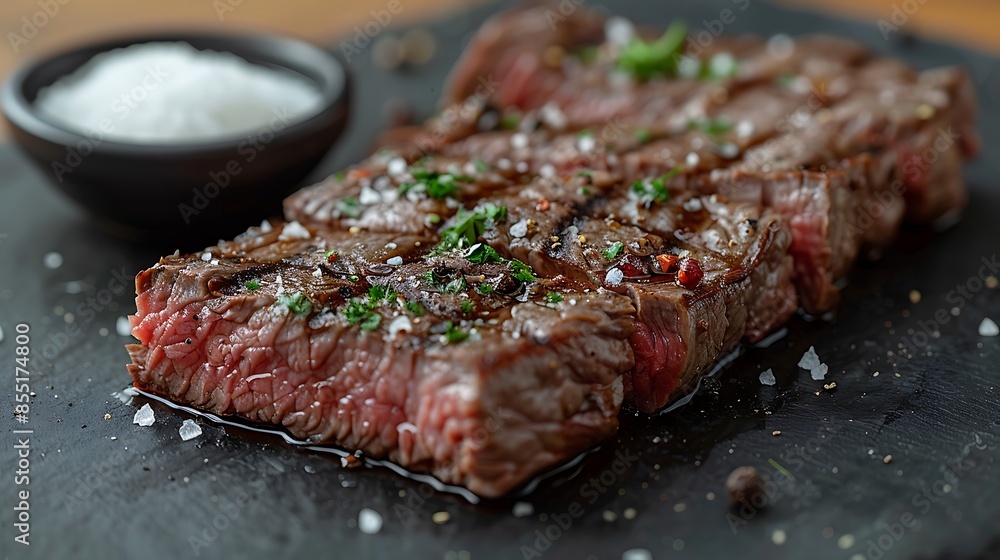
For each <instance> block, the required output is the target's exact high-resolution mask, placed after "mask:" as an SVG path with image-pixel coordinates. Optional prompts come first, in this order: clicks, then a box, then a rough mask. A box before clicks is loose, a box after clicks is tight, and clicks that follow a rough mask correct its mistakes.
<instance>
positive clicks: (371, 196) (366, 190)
mask: <svg viewBox="0 0 1000 560" xmlns="http://www.w3.org/2000/svg"><path fill="white" fill-rule="evenodd" d="M381 201H382V195H381V194H379V192H378V191H377V190H375V189H373V188H371V187H363V188H362V189H361V194H359V195H358V202H360V203H361V204H364V205H365V206H371V205H372V204H378V203H379V202H381Z"/></svg>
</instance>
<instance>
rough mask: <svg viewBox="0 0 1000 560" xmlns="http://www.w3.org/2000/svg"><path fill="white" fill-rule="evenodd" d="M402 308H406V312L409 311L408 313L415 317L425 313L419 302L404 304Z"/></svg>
mask: <svg viewBox="0 0 1000 560" xmlns="http://www.w3.org/2000/svg"><path fill="white" fill-rule="evenodd" d="M404 307H406V310H407V311H409V312H410V313H412V314H413V315H415V316H417V317H420V316H421V315H423V314H424V313H426V312H427V311H426V310H425V309H424V306H423V305H421V304H420V302H419V301H408V302H406V304H404Z"/></svg>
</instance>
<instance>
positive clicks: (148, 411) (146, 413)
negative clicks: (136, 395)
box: [132, 404, 156, 427]
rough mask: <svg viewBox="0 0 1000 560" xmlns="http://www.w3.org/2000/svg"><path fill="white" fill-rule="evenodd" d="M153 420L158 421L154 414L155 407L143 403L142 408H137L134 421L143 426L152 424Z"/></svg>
mask: <svg viewBox="0 0 1000 560" xmlns="http://www.w3.org/2000/svg"><path fill="white" fill-rule="evenodd" d="M153 422H156V416H155V415H154V414H153V408H152V407H150V406H149V405H148V404H144V405H142V408H140V409H139V410H137V411H136V413H135V416H133V417H132V423H133V424H138V425H140V426H142V427H146V426H152V425H153Z"/></svg>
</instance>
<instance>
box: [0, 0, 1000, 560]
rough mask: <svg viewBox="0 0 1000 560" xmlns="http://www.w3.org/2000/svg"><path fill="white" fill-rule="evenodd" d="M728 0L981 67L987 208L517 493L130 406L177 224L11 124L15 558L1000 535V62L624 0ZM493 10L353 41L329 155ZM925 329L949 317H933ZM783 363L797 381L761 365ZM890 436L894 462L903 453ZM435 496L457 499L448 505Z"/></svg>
mask: <svg viewBox="0 0 1000 560" xmlns="http://www.w3.org/2000/svg"><path fill="white" fill-rule="evenodd" d="M568 4H571V3H568ZM609 5H610V4H609ZM743 5H746V6H747V9H746V10H740V6H743ZM724 8H730V9H734V11H735V14H736V19H735V21H734V22H733V23H732V24H731V25H727V26H726V29H725V30H726V32H727V33H729V32H740V31H754V32H758V33H772V32H779V31H787V32H791V33H804V32H812V31H827V32H833V33H838V34H841V35H845V36H849V37H855V38H857V39H859V40H861V41H864V42H866V43H868V44H870V45H871V46H872V47H873V48H875V49H878V50H880V51H885V52H891V53H893V54H895V55H898V56H901V57H904V58H906V59H907V60H909V61H910V62H912V63H913V64H915V65H917V66H920V67H930V66H934V65H940V64H947V63H961V64H966V65H968V66H969V67H970V69H971V70H972V72H973V74H974V76H975V79H976V81H977V83H978V84H979V85H980V97H981V101H982V105H983V114H982V119H981V129H982V132H983V134H984V139H985V146H986V150H985V153H984V154H983V155H982V157H981V158H980V159H979V160H978V161H977V162H976V163H975V164H973V165H971V166H970V167H969V168H968V172H967V177H968V181H969V184H970V189H971V191H972V202H971V204H970V206H969V209H968V210H967V212H966V213H965V216H964V219H963V220H962V221H961V222H960V223H959V224H958V225H956V226H955V227H953V228H951V229H950V230H948V231H946V232H944V233H941V234H939V235H937V236H936V237H933V238H932V237H931V236H929V235H927V234H926V233H925V232H920V231H909V232H906V233H905V235H904V236H903V237H902V238H901V239H900V241H899V242H898V243H897V244H896V246H895V247H894V249H893V251H891V254H890V255H888V257H887V258H885V259H884V260H883V261H882V262H880V263H878V264H876V265H863V266H861V267H859V268H858V270H857V271H856V272H855V274H853V275H852V277H851V278H850V285H849V286H848V287H847V289H846V291H845V298H844V302H843V304H842V305H841V306H840V308H839V312H838V314H837V316H836V318H834V319H833V320H831V321H828V322H807V321H805V320H803V319H796V320H795V321H793V322H792V324H791V325H790V326H789V334H788V335H787V336H786V337H785V338H783V339H781V340H779V341H778V342H776V343H775V344H773V345H772V346H771V347H770V348H768V349H750V350H748V351H747V352H746V353H745V354H744V355H743V356H741V357H740V358H739V359H737V360H736V361H734V362H733V363H731V364H729V365H728V366H727V367H725V368H723V369H722V370H721V371H720V372H719V373H718V375H716V376H715V377H714V378H711V379H710V380H709V381H708V382H706V383H704V384H703V388H702V390H701V391H700V392H699V394H698V395H697V396H695V398H694V399H693V400H692V401H691V402H690V403H689V404H687V405H686V406H683V407H681V408H679V409H677V410H674V411H672V412H670V413H668V414H664V415H661V416H658V417H655V418H627V419H626V420H625V422H624V428H623V430H622V435H621V436H620V437H619V438H618V439H617V440H616V441H613V442H608V443H606V444H605V445H604V446H602V448H601V449H599V450H598V451H597V452H596V453H593V454H591V455H589V456H587V457H586V458H584V460H583V461H582V463H581V464H580V467H579V468H577V469H574V470H573V471H571V472H569V473H565V474H564V475H562V476H559V477H556V478H553V479H548V480H546V481H545V482H543V484H542V485H541V487H540V488H539V489H537V490H536V491H534V492H533V493H531V494H530V495H528V496H525V497H521V498H517V499H512V500H508V501H501V502H496V503H485V504H479V505H472V504H470V503H468V502H466V501H465V500H463V499H461V498H460V497H457V496H454V495H448V494H440V493H435V492H432V491H431V490H430V489H429V487H427V486H425V485H422V484H418V483H415V482H412V481H408V480H405V479H403V478H401V477H399V476H396V475H394V474H392V473H389V472H388V471H386V470H385V469H360V470H345V469H342V468H341V467H340V465H339V462H338V460H337V459H336V458H335V457H333V456H328V455H325V454H317V453H312V452H307V451H301V450H296V449H293V448H291V447H290V446H288V445H286V444H284V443H282V442H281V441H280V440H279V439H278V438H276V437H273V436H261V435H257V434H253V433H251V432H248V431H247V430H243V429H239V428H225V429H223V428H221V427H218V426H213V425H211V424H204V425H203V429H204V434H203V435H202V436H201V437H200V438H198V439H196V440H193V441H188V442H182V441H181V440H180V438H179V436H178V433H177V429H178V427H179V426H180V424H181V422H182V420H183V419H184V418H186V417H187V416H186V415H185V414H183V413H180V412H176V411H172V410H169V409H167V408H165V407H164V406H163V405H160V404H157V403H154V409H155V410H156V416H157V420H156V423H155V424H154V425H153V426H152V427H149V428H139V427H137V426H135V425H133V424H132V423H131V420H132V415H133V414H134V413H135V411H136V408H137V407H138V406H140V405H141V404H143V403H144V402H146V401H144V400H143V399H141V398H137V399H135V400H134V402H133V403H131V404H125V403H123V402H121V401H119V400H118V399H116V398H115V397H114V396H112V393H113V392H115V391H118V390H121V389H122V388H123V387H125V386H126V384H127V381H128V376H127V374H126V372H125V369H124V363H125V362H126V360H127V357H126V354H125V351H124V350H123V348H122V345H123V344H125V343H126V342H127V341H128V338H127V337H122V336H119V335H118V334H117V333H116V320H117V318H118V317H120V316H123V315H125V314H127V313H128V312H130V311H131V310H133V309H134V308H133V304H132V301H131V288H130V286H127V285H126V286H123V284H128V281H129V280H128V278H129V277H131V276H132V275H133V274H134V273H135V272H136V271H137V270H139V269H140V268H142V267H145V266H148V265H150V264H152V263H153V262H155V259H156V258H157V256H158V255H159V254H160V253H161V252H162V251H163V248H151V247H135V246H130V245H128V244H126V243H124V242H121V241H118V240H116V239H113V238H109V237H107V236H105V235H104V234H103V233H101V232H100V231H97V230H95V229H94V228H93V226H91V224H90V222H89V221H88V218H87V217H86V216H85V215H83V214H82V213H81V212H80V211H78V210H77V209H76V208H75V207H71V206H70V205H69V203H67V202H66V201H64V200H63V199H62V198H59V197H57V196H56V194H55V193H54V191H52V190H51V189H49V188H48V186H46V185H45V184H44V183H45V181H46V179H45V177H44V176H43V175H42V174H41V173H40V172H38V171H37V170H35V169H33V168H31V167H29V166H28V164H27V163H26V161H25V158H24V157H23V156H22V155H21V154H20V153H18V152H17V151H16V150H15V149H14V147H13V146H10V145H2V146H0V327H2V329H3V333H4V338H3V340H2V342H0V367H2V371H3V372H4V373H3V375H2V377H0V379H3V383H2V389H0V394H2V395H3V398H4V402H5V403H9V404H5V405H4V406H3V409H4V410H3V413H2V414H0V427H2V428H3V430H2V431H3V433H4V435H3V438H4V442H3V444H2V445H0V449H2V451H0V472H2V474H3V476H2V477H0V480H2V481H3V482H2V484H0V505H2V507H0V511H2V513H0V526H2V527H3V529H2V532H0V535H2V537H0V551H2V552H0V556H2V557H4V558H71V557H79V558H142V559H149V560H152V559H156V558H171V559H172V558H181V557H195V556H201V557H205V556H224V555H225V556H231V557H236V558H268V559H279V558H293V557H306V556H309V557H314V558H320V557H327V558H404V557H405V558H410V559H413V560H416V559H419V558H437V559H441V558H444V559H449V560H451V559H454V560H458V559H465V558H471V559H482V558H531V557H543V558H587V557H594V558H602V559H604V558H608V559H617V558H621V557H622V554H623V552H625V551H626V550H629V549H633V548H643V549H648V550H649V551H651V553H652V557H653V558H655V559H657V560H660V559H665V558H736V557H746V558H762V559H773V558H793V559H797V558H816V559H827V558H829V559H848V558H855V557H860V558H872V559H877V558H886V559H889V558H962V559H971V558H984V559H985V558H997V557H1000V528H998V524H997V522H996V519H997V518H998V515H1000V495H998V493H997V490H998V488H1000V472H998V468H997V467H998V465H997V461H998V458H1000V409H998V403H1000V396H998V389H997V384H998V383H1000V338H984V337H980V336H978V334H977V327H978V325H979V324H980V321H981V320H982V319H983V318H984V317H987V316H988V317H992V318H993V319H994V320H997V321H1000V297H998V296H1000V292H998V290H996V289H989V288H984V287H983V283H982V281H981V280H979V275H980V274H981V273H982V274H984V275H986V274H990V272H989V270H988V269H985V268H984V266H986V265H985V264H984V263H995V262H996V261H995V260H994V259H995V258H996V257H995V255H996V253H997V252H998V245H1000V244H998V240H1000V220H998V219H997V216H996V212H997V210H1000V188H998V185H997V183H998V179H997V176H998V170H1000V168H998V166H1000V137H998V136H1000V134H998V130H1000V60H997V59H995V58H989V57H986V56H982V55H978V54H974V53H969V52H966V51H962V50H959V49H955V48H951V47H948V46H943V45H939V44H931V43H926V42H922V41H912V40H905V41H900V40H898V36H899V35H900V33H894V34H893V36H892V40H890V41H885V40H883V37H882V35H881V33H880V31H879V30H878V29H877V27H876V26H875V22H874V21H870V22H855V23H849V22H844V21H839V20H833V19H830V18H828V17H824V16H819V15H816V14H812V13H807V12H796V11H790V10H787V9H779V8H776V7H773V6H770V5H766V4H763V3H760V2H757V1H754V2H753V3H752V4H749V3H746V2H745V0H740V1H729V0H717V1H714V2H699V3H697V4H695V3H691V4H690V5H684V6H671V7H670V8H669V9H665V8H663V7H662V4H660V3H656V2H652V1H649V2H645V1H644V2H628V3H615V4H614V5H613V9H614V11H615V12H616V13H621V14H623V15H627V16H631V17H634V18H640V19H641V20H642V21H645V22H649V23H658V24H662V23H665V22H666V21H667V20H669V19H670V18H672V17H683V18H684V19H686V20H687V21H688V22H692V28H693V29H694V30H695V31H697V30H699V29H702V28H703V27H705V24H704V23H703V22H704V21H706V20H711V19H714V18H716V17H718V16H719V14H720V12H721V10H722V9H724ZM495 9H496V6H491V7H485V8H478V9H476V10H471V11H468V12H462V13H460V14H456V15H454V16H452V17H449V18H446V19H444V20H441V21H438V22H433V23H431V24H429V25H430V27H431V28H432V29H433V30H434V32H435V34H436V36H437V37H438V39H439V42H440V44H439V51H438V55H437V57H436V58H435V60H434V61H433V63H432V64H431V65H430V66H428V67H426V68H423V69H421V70H420V71H419V72H410V73H405V74H398V75H387V74H384V73H382V72H380V71H377V70H376V69H375V68H374V67H373V66H372V64H371V62H370V59H369V54H370V52H369V51H370V46H369V47H366V48H365V49H364V51H363V55H362V56H360V57H354V58H353V60H352V63H351V68H352V70H353V72H354V74H355V78H356V91H358V92H360V93H361V95H358V96H357V97H356V99H357V105H356V108H355V114H354V121H353V124H352V126H351V129H350V131H349V137H348V138H347V139H346V140H345V141H344V142H342V143H341V145H340V146H339V148H338V149H337V150H336V152H335V156H333V157H331V158H330V159H329V161H327V162H326V165H325V166H324V172H329V171H331V170H334V169H337V168H339V167H341V166H343V165H344V164H346V163H349V162H351V161H354V160H356V159H357V158H359V157H361V155H362V154H363V153H364V151H365V148H366V147H367V146H368V145H369V143H370V141H371V139H372V138H373V136H374V134H376V132H377V130H378V129H380V128H381V127H382V126H383V124H382V123H383V120H382V117H381V114H380V113H381V107H382V104H383V103H384V101H385V100H386V99H387V98H390V97H397V98H402V97H405V98H406V99H408V100H409V102H410V103H412V104H413V106H414V107H415V108H416V109H417V110H418V112H419V113H420V114H426V113H427V112H428V111H429V110H430V109H431V108H432V107H433V105H434V101H435V99H436V98H437V96H438V95H439V84H440V83H441V82H442V79H443V76H444V73H445V72H446V71H447V68H448V67H449V65H450V64H451V63H452V62H453V60H454V58H455V56H457V53H458V52H459V49H460V48H461V45H462V44H463V43H464V42H465V41H466V40H467V38H468V35H469V34H470V33H471V32H472V31H473V30H474V29H475V27H476V26H477V25H478V23H479V22H480V21H481V20H482V18H483V17H485V15H487V14H488V13H490V12H491V11H493V10H495ZM387 33H398V31H396V30H390V31H387ZM332 45H333V47H332V48H333V49H334V50H339V48H338V45H339V43H338V42H336V41H334V42H332ZM138 211H141V209H139V210H138ZM275 211H276V212H277V211H278V209H277V208H276V209H275ZM211 241H213V240H205V242H206V244H207V243H208V242H211ZM165 243H166V244H167V245H169V240H167V241H165ZM172 248H173V247H170V249H172ZM196 248H197V247H184V248H182V249H196ZM52 251H55V252H58V253H59V254H61V255H62V256H63V259H64V263H63V264H62V266H61V267H59V268H56V269H51V268H47V267H46V266H45V265H44V264H43V260H44V255H45V254H47V253H49V252H52ZM984 259H985V261H984ZM992 266H996V265H992ZM992 274H994V275H997V276H1000V273H998V272H996V271H994V272H992ZM119 278H123V279H124V280H119ZM959 285H965V286H967V288H966V292H967V293H965V294H962V293H960V292H959V291H956V290H957V287H958V286H959ZM911 290H916V291H919V293H920V294H921V299H920V301H919V303H911V300H910V295H909V294H910V292H911ZM953 307H960V309H959V314H958V315H957V316H953V315H951V314H950V310H951V309H952V308H953ZM939 310H944V311H942V312H941V313H940V314H939ZM67 313H69V314H71V315H72V316H67ZM937 317H944V318H947V319H948V321H947V323H944V324H939V323H938V319H937ZM68 321H71V322H68ZM22 322H23V323H27V324H29V325H30V337H31V343H30V344H31V352H32V353H31V362H30V365H31V376H30V377H31V381H30V382H31V387H32V390H34V391H35V392H36V393H37V395H36V396H35V398H34V399H33V400H32V402H31V410H30V415H29V422H28V424H26V425H16V426H15V425H14V423H13V421H12V418H13V417H12V415H11V413H10V408H11V407H12V406H13V400H14V396H13V395H14V380H13V378H14V372H15V369H14V368H15V364H14V359H15V355H14V347H15V335H16V333H15V325H17V324H18V323H22ZM924 327H926V328H927V330H929V331H931V332H936V333H938V334H936V335H934V336H927V335H924V334H920V333H922V332H924V330H923V329H924ZM811 345H814V346H815V347H816V350H817V352H818V353H819V355H820V357H821V358H822V359H823V360H824V361H825V362H826V363H828V364H829V366H830V374H829V375H828V380H833V381H836V383H837V387H836V389H834V390H832V391H825V390H823V387H822V383H820V382H816V381H813V380H811V379H810V378H809V375H808V374H807V373H806V372H804V371H802V370H799V369H798V368H797V367H796V366H795V364H796V362H797V361H798V359H799V357H800V356H801V355H802V353H803V352H804V351H805V350H806V349H807V348H808V347H809V346H811ZM900 345H902V346H903V347H904V348H905V351H903V352H901V348H900ZM766 368H771V369H772V370H773V371H774V374H775V376H776V377H777V380H778V383H777V385H775V386H773V387H762V386H761V385H760V383H759V382H758V380H757V376H758V374H759V373H760V372H761V371H762V370H763V369H766ZM875 372H878V376H875V375H874V374H875ZM817 392H819V394H818V395H817V394H816V393H817ZM105 414H109V415H110V418H108V419H105ZM18 428H28V429H32V430H33V432H34V433H33V434H31V435H30V440H31V442H30V445H31V455H30V486H28V487H24V486H20V487H15V485H14V471H15V470H17V465H16V456H15V453H16V450H15V449H14V445H15V444H16V441H15V436H14V435H13V434H11V430H13V429H18ZM774 430H780V431H781V434H780V435H778V436H774V435H772V432H773V431H774ZM888 454H891V455H892V457H893V460H892V462H891V463H889V464H884V463H883V457H884V456H885V455H888ZM769 460H770V461H769ZM616 461H617V462H616ZM772 461H773V463H774V464H773V465H772V463H771V462H772ZM740 465H753V466H756V467H757V468H758V469H760V470H761V471H762V472H763V473H765V475H766V477H767V478H768V479H769V480H771V481H772V482H773V484H774V486H773V488H772V489H773V493H772V495H771V500H770V502H771V503H770V504H769V506H768V507H767V508H765V509H762V510H759V511H758V510H745V511H734V510H730V509H729V508H727V506H726V503H725V500H724V489H723V481H724V479H725V477H726V475H727V474H728V473H729V472H730V471H731V470H732V469H733V468H735V467H737V466H740ZM775 465H777V466H775ZM779 467H780V469H783V470H784V471H785V472H786V474H782V473H781V472H780V471H779ZM577 471H582V472H577ZM574 474H575V476H570V475H574ZM25 488H27V489H29V490H30V493H31V494H30V522H31V532H30V542H31V545H30V547H24V546H22V545H20V544H16V543H14V541H13V538H14V536H15V535H16V529H15V528H14V527H13V523H14V519H13V515H14V513H15V511H14V509H13V508H14V507H15V505H16V502H17V500H15V491H16V490H20V489H25ZM713 494H714V499H711V496H712V495H713ZM938 494H940V496H939V495H938ZM515 501H523V502H528V503H531V504H533V510H534V513H533V514H531V515H529V516H526V517H515V516H514V515H513V514H512V509H513V503H514V502H515ZM363 508H370V509H372V510H374V511H377V512H379V513H380V514H381V516H382V518H383V519H384V525H383V527H382V529H381V531H380V532H379V533H378V534H377V535H367V534H363V533H361V532H360V531H359V530H358V528H357V519H358V515H359V511H360V510H362V509H363ZM439 511H447V512H449V513H450V514H451V518H450V521H449V522H447V523H446V524H443V525H438V524H435V523H434V522H433V521H432V519H431V516H432V515H433V514H434V513H435V512H439ZM542 514H544V515H542ZM903 520H905V521H907V522H909V523H908V525H907V526H904V525H903V524H902V523H901V522H902V521H903ZM560 523H561V524H562V527H560V525H559V524H560ZM213 525H214V527H213ZM909 525H913V526H909ZM782 538H784V542H782ZM776 542H778V543H781V544H776ZM856 555H860V556H856Z"/></svg>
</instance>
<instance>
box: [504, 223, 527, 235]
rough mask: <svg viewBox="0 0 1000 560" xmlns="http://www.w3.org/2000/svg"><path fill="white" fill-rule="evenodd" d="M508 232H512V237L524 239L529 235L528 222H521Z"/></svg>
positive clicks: (511, 227)
mask: <svg viewBox="0 0 1000 560" xmlns="http://www.w3.org/2000/svg"><path fill="white" fill-rule="evenodd" d="M508 231H510V235H511V237H524V236H525V235H528V222H527V221H525V220H521V221H519V222H517V223H516V224H514V225H512V226H510V229H509V230H508Z"/></svg>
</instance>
